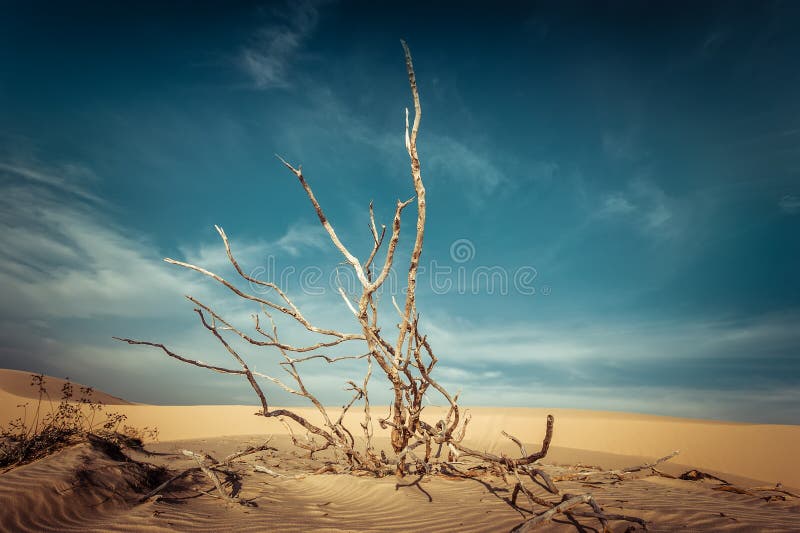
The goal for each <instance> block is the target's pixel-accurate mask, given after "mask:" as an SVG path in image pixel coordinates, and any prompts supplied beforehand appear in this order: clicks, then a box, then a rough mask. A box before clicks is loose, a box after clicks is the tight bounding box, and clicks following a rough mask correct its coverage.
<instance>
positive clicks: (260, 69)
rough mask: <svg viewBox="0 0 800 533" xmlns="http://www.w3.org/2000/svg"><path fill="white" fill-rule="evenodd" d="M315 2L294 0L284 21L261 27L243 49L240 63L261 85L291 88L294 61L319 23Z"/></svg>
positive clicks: (258, 84)
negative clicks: (292, 63) (296, 0)
mask: <svg viewBox="0 0 800 533" xmlns="http://www.w3.org/2000/svg"><path fill="white" fill-rule="evenodd" d="M318 19H319V11H318V9H317V6H316V4H315V3H314V2H311V1H308V0H301V1H298V2H290V3H289V7H288V13H287V14H286V16H285V21H284V22H283V23H277V24H272V25H268V26H265V27H263V28H261V29H260V30H259V31H258V32H257V33H256V35H254V36H253V37H252V38H251V42H250V44H248V45H247V46H246V47H244V49H243V50H242V51H241V54H240V56H239V63H240V65H241V67H242V68H243V69H244V71H245V72H246V73H247V74H248V75H249V76H250V77H251V78H252V80H253V82H254V84H255V86H256V87H257V88H259V89H272V88H287V87H290V86H291V85H292V83H291V80H290V70H291V62H292V60H293V59H295V57H296V56H297V54H298V52H299V51H300V49H301V47H302V45H303V43H304V42H305V41H306V40H307V39H308V37H309V36H310V35H311V33H312V32H313V31H314V28H316V26H317V21H318Z"/></svg>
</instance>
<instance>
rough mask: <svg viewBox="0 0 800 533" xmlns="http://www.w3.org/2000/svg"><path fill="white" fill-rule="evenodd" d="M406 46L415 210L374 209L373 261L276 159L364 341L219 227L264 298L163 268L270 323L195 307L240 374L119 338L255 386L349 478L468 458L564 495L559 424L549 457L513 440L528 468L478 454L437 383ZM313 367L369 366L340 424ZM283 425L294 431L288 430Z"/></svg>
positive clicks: (421, 469)
mask: <svg viewBox="0 0 800 533" xmlns="http://www.w3.org/2000/svg"><path fill="white" fill-rule="evenodd" d="M402 46H403V51H404V54H405V64H406V70H407V73H408V81H409V86H410V88H411V96H412V99H413V104H414V115H413V121H411V122H409V110H408V109H406V111H405V147H406V151H407V153H408V157H409V161H410V173H411V183H412V186H413V189H414V195H413V196H412V197H411V198H409V199H408V200H397V202H396V204H395V207H394V216H393V218H392V222H391V227H390V228H388V229H387V227H386V226H385V225H381V226H380V229H379V227H378V225H377V223H376V221H375V215H374V211H373V206H372V204H371V203H370V205H369V230H370V238H371V242H372V245H371V250H370V253H369V254H368V255H367V257H366V259H361V258H359V257H357V256H356V255H355V254H354V253H353V252H352V251H351V249H350V248H348V246H347V245H345V243H344V242H343V241H342V239H341V238H340V237H339V235H338V234H337V232H336V230H335V229H334V227H333V225H332V224H331V223H330V221H329V220H328V218H327V216H326V214H325V211H324V209H323V207H322V206H321V205H320V203H319V201H318V200H317V197H316V196H315V194H314V192H313V190H312V188H311V185H310V184H309V182H308V180H307V178H306V176H305V174H304V173H303V169H302V166H301V165H297V166H295V165H293V164H291V163H289V162H288V161H286V160H285V159H283V158H281V157H280V156H277V157H278V159H279V160H280V161H281V162H282V163H283V165H284V166H285V167H286V168H287V169H288V170H289V171H290V172H291V174H293V175H294V176H295V178H296V179H297V180H298V182H299V184H300V186H301V187H302V188H303V191H304V192H305V194H306V195H307V197H308V200H309V202H310V203H311V206H312V207H313V209H314V211H315V212H316V215H317V218H318V219H319V222H320V224H321V225H322V227H323V228H324V230H325V232H326V233H327V235H328V237H329V239H330V241H331V243H332V245H333V246H334V247H335V248H336V249H337V250H338V252H339V253H340V254H341V255H342V257H343V258H344V261H345V263H346V264H347V265H348V266H349V268H351V269H352V271H353V273H354V274H355V278H356V279H357V280H358V285H359V289H360V294H358V295H357V296H356V297H355V298H353V297H352V296H351V295H349V294H347V293H346V292H345V290H344V289H343V288H342V287H339V289H338V293H339V295H340V296H341V298H342V299H343V301H344V304H345V306H346V308H347V309H348V310H349V312H350V313H351V314H352V316H353V318H354V319H355V321H356V323H357V325H358V331H357V332H353V333H347V332H343V331H339V330H336V329H329V328H326V327H321V326H319V325H316V324H314V323H312V322H311V321H310V320H308V319H307V318H306V317H305V316H304V315H303V313H302V312H301V311H300V309H299V308H298V307H297V305H295V303H294V301H293V300H292V298H291V297H290V296H289V295H288V294H287V293H286V292H284V290H283V289H282V288H281V287H279V286H278V285H277V284H276V283H274V282H273V281H270V280H261V279H257V278H255V277H253V276H251V275H249V274H247V272H246V271H245V270H244V269H243V268H242V267H241V266H240V264H239V262H238V261H237V260H236V257H235V255H234V253H233V251H232V249H231V245H230V242H229V239H228V236H227V235H226V233H225V231H224V230H223V229H222V228H221V227H219V226H215V228H216V230H217V233H218V234H219V236H220V238H221V239H222V243H223V245H224V247H225V251H226V253H227V256H228V259H229V261H230V263H231V265H232V266H233V268H234V270H235V271H236V273H237V274H238V275H239V276H240V277H241V278H242V280H244V281H246V282H247V283H249V284H250V286H251V287H258V288H259V289H264V290H263V291H259V294H254V293H252V292H246V291H243V290H241V289H240V288H238V287H237V286H236V285H235V284H233V283H231V282H230V281H228V280H226V279H224V278H223V277H221V276H219V275H218V274H216V273H214V272H211V271H209V270H207V269H205V268H203V267H201V266H197V265H193V264H190V263H186V262H183V261H178V260H175V259H169V258H167V259H165V261H166V262H167V263H170V264H172V265H176V266H179V267H182V268H186V269H189V270H192V271H195V272H197V273H200V274H202V275H204V276H206V277H208V278H210V279H212V280H213V281H215V282H217V283H219V284H221V285H222V286H224V287H225V288H227V289H228V290H230V291H231V292H233V293H234V294H235V295H236V296H238V297H239V298H242V299H244V300H248V301H250V302H253V303H254V304H257V305H259V306H260V307H261V309H262V311H263V317H265V318H266V322H267V323H264V322H263V320H264V318H263V317H262V316H261V315H258V314H257V315H253V324H252V327H253V329H254V331H255V333H248V332H246V331H245V330H243V329H242V328H240V327H238V326H236V325H234V324H232V323H231V322H230V321H228V320H226V319H225V318H224V317H222V316H221V315H220V314H219V313H218V312H216V311H215V310H214V308H212V307H211V306H210V305H208V304H206V303H203V302H201V301H199V300H198V299H196V298H194V297H192V296H188V297H187V298H188V299H189V300H190V301H191V302H192V303H193V304H194V306H195V308H194V311H195V313H196V314H197V316H198V318H199V320H200V323H201V325H202V326H203V327H204V328H205V329H206V330H208V331H209V333H211V335H213V336H214V337H215V338H216V340H217V341H218V342H219V343H220V344H221V346H222V347H223V348H224V349H225V350H226V351H227V352H228V353H229V354H230V355H231V357H232V359H233V360H234V361H235V363H236V365H235V366H233V367H230V368H229V367H222V366H217V365H212V364H208V363H204V362H202V361H200V360H197V359H192V358H188V357H184V356H182V355H179V354H177V353H175V352H173V351H172V350H170V349H169V348H168V347H166V346H165V345H164V344H161V343H155V342H149V341H142V340H134V339H127V338H119V339H118V340H121V341H123V342H127V343H129V344H139V345H148V346H152V347H156V348H159V349H161V350H162V351H163V352H164V353H165V354H166V355H167V356H169V357H172V358H174V359H177V360H179V361H181V362H184V363H187V364H190V365H194V366H197V367H200V368H205V369H208V370H212V371H214V372H220V373H224V374H234V375H241V376H242V377H244V378H245V379H246V380H247V381H248V383H249V384H250V386H251V387H252V389H253V391H254V392H255V394H256V396H257V397H258V399H259V401H260V404H261V409H260V411H259V413H258V414H260V415H263V416H265V417H280V418H281V420H283V419H284V418H288V419H291V420H292V421H293V422H294V423H295V424H297V425H299V426H300V427H301V428H302V430H304V431H305V432H306V435H307V437H308V438H306V440H301V439H299V438H296V437H295V436H294V432H293V430H292V429H291V427H289V426H288V425H287V427H288V428H289V433H290V435H291V436H292V440H293V442H294V444H295V445H296V446H298V447H300V448H302V449H304V450H306V451H308V452H309V454H314V453H317V452H321V451H323V450H329V449H332V450H333V451H334V453H335V454H337V457H339V459H340V460H341V462H342V463H343V464H344V465H346V467H347V469H348V470H349V471H353V472H357V471H363V472H368V473H372V474H375V475H381V476H382V475H385V474H386V473H387V472H393V473H395V474H396V475H397V476H398V477H403V476H405V475H407V474H416V475H420V476H422V475H428V474H431V473H435V472H438V471H442V468H447V465H449V464H451V463H452V462H453V461H454V460H455V459H457V458H458V457H459V456H462V455H464V456H471V457H475V458H477V459H479V460H481V461H485V462H488V463H491V464H494V465H498V466H499V467H501V468H504V469H506V470H507V471H508V472H509V473H512V474H513V475H514V476H516V477H517V478H518V479H520V478H519V475H520V474H522V475H523V476H531V477H535V476H538V477H540V478H542V479H544V480H545V482H546V484H547V486H548V487H550V488H551V489H552V490H553V491H554V492H556V491H557V489H555V485H554V484H553V482H552V480H550V479H549V477H548V476H547V475H546V474H545V473H544V472H543V471H542V470H541V469H538V468H537V467H536V466H534V465H535V463H536V461H538V460H540V459H542V458H543V457H545V455H546V454H547V451H548V448H549V445H550V441H551V439H552V435H553V423H554V421H553V417H552V416H550V417H548V419H547V426H546V434H545V438H544V442H543V445H542V448H541V450H539V451H537V452H535V453H533V454H527V453H525V450H524V448H523V447H522V445H521V443H520V442H519V441H518V440H516V439H513V437H512V439H513V440H515V442H517V443H518V444H520V448H521V451H522V457H520V458H517V459H514V460H512V459H509V458H507V457H505V456H498V455H494V454H491V453H487V452H482V451H478V450H474V449H471V448H469V447H467V446H465V445H464V444H462V440H463V439H464V436H465V434H466V429H467V425H468V423H469V416H468V414H466V413H465V412H464V411H463V410H462V408H461V406H460V405H459V403H458V394H455V395H453V394H450V392H448V391H447V390H446V389H445V388H444V387H443V386H442V385H441V384H440V383H439V382H438V381H437V380H436V379H435V377H434V370H435V367H436V365H437V363H438V361H439V359H438V358H437V356H436V354H435V352H434V349H433V347H432V345H431V342H430V340H429V339H428V337H427V335H425V334H424V333H423V331H422V328H421V324H420V315H419V313H418V312H417V301H416V288H417V275H418V271H419V263H420V257H421V255H422V250H423V243H424V237H425V223H426V215H427V205H426V197H425V185H424V183H423V179H422V174H421V167H420V159H419V154H418V152H417V135H418V132H419V127H420V119H421V116H422V108H421V105H420V98H419V91H418V89H417V81H416V76H415V72H414V66H413V63H412V59H411V53H410V52H409V49H408V46H407V45H406V43H405V42H402ZM412 203H413V204H414V205H415V207H416V224H415V235H414V240H413V246H412V248H411V253H410V258H409V259H408V276H407V279H406V290H405V295H404V301H401V302H397V301H396V300H395V299H394V298H392V303H393V304H394V308H395V310H396V311H397V313H398V322H397V324H396V330H394V331H393V333H395V332H396V336H394V335H393V336H392V337H389V336H388V335H387V334H386V332H385V331H384V330H382V329H381V325H380V323H379V316H378V315H379V313H378V302H377V293H378V290H379V289H380V288H381V287H382V286H383V285H384V283H385V282H386V280H387V278H388V276H389V273H390V271H391V270H392V268H393V266H394V265H395V263H396V261H397V257H396V255H397V248H398V242H399V240H400V233H401V225H402V224H401V222H402V216H403V214H404V212H405V211H406V209H407V208H408V207H409V206H411V204H412ZM387 234H388V235H387ZM381 250H385V252H384V254H383V256H382V258H381V259H379V252H380V251H381ZM264 294H269V295H271V296H272V298H267V297H266V296H263V295H264ZM273 314H278V315H282V316H283V317H284V318H285V319H287V320H289V321H293V322H295V323H297V324H298V325H299V326H300V327H301V328H303V329H304V330H305V331H307V332H308V334H311V335H314V336H315V337H316V338H317V340H316V341H315V342H310V343H308V344H298V345H295V344H289V343H287V342H284V341H283V340H281V337H280V336H279V333H278V327H277V325H276V322H275V321H274V320H273ZM230 336H232V337H235V338H238V340H241V341H244V343H246V344H249V345H251V346H254V347H260V348H269V349H273V350H276V351H277V353H278V354H279V356H280V358H281V361H280V365H281V367H282V369H283V371H285V373H286V374H287V375H288V379H287V378H286V377H285V376H284V377H278V376H273V375H268V374H264V373H261V372H257V371H254V370H252V369H251V368H250V367H249V366H248V364H247V362H246V361H245V358H244V357H242V356H241V354H240V353H239V351H237V350H236V349H235V348H234V347H233V345H232V344H231V343H230V342H229V341H228V338H229V337H230ZM353 344H358V345H360V346H361V347H362V348H360V349H359V350H358V351H357V352H356V355H349V356H342V357H331V356H328V355H323V354H321V353H319V352H318V350H321V349H327V348H333V347H341V346H352V345H353ZM312 359H317V360H320V359H322V360H325V361H326V362H327V363H330V364H335V363H336V362H338V361H341V360H344V359H351V360H353V359H356V360H362V361H364V363H365V367H366V368H365V373H364V376H363V378H362V379H359V380H358V381H355V380H350V381H347V388H348V390H349V391H351V392H352V398H351V400H350V401H349V402H348V403H347V404H346V405H345V406H344V407H343V409H342V410H341V412H340V413H339V414H338V416H336V415H334V414H332V413H331V412H330V411H329V409H328V408H326V407H325V406H323V405H322V403H321V402H320V401H319V399H318V398H317V397H316V396H315V395H314V393H313V392H311V391H310V390H309V389H308V388H307V387H306V385H305V383H304V381H303V378H302V374H301V366H302V365H303V363H304V362H306V361H310V360H312ZM374 373H377V374H378V375H379V376H380V377H382V378H384V380H385V383H387V384H388V385H389V387H390V390H391V402H390V406H389V414H388V416H386V417H384V418H380V417H379V418H377V423H378V424H379V425H380V426H381V427H382V428H384V429H388V430H390V442H391V452H393V453H391V452H390V454H389V455H387V454H386V453H385V452H384V451H382V450H378V449H377V448H376V446H375V443H374V439H373V436H374V433H373V430H374V424H375V421H374V420H373V415H372V414H371V409H370V396H369V385H370V381H371V380H372V379H373V374H374ZM264 381H266V382H269V383H272V384H273V385H275V386H277V387H279V388H280V389H283V390H284V391H286V392H288V393H290V394H293V395H296V396H299V397H302V398H305V399H306V400H307V401H309V402H310V403H311V404H312V405H313V406H314V407H315V408H316V410H317V411H318V412H319V415H320V420H322V423H314V422H312V421H311V420H309V419H308V418H306V417H304V416H301V415H299V414H298V413H296V412H294V411H292V410H290V409H273V408H272V407H271V406H270V403H269V401H268V396H267V394H266V393H265V392H264V390H263V389H262V385H261V383H263V382H264ZM430 393H433V394H437V393H438V394H439V395H441V397H443V398H444V400H445V401H446V402H447V404H446V405H447V408H448V411H447V415H446V416H445V417H444V418H440V419H439V420H435V421H425V420H424V419H423V412H424V405H423V399H424V398H425V397H426V395H427V394H430ZM358 402H360V404H361V405H362V406H363V409H362V411H363V418H362V421H361V422H360V427H361V431H362V433H363V438H360V439H359V440H358V445H357V439H356V437H355V436H354V435H353V433H352V432H351V428H348V427H347V426H346V425H345V423H344V418H345V414H346V413H347V412H348V411H349V410H350V409H351V408H352V407H353V406H354V405H356V404H357V403H358ZM284 423H286V422H285V421H284ZM423 446H424V448H423ZM422 450H424V451H422ZM443 452H444V453H443ZM198 461H199V462H200V463H201V464H202V460H200V459H198ZM520 491H521V492H523V493H524V494H526V495H528V497H529V498H532V495H531V493H530V492H529V491H527V490H526V489H525V488H524V485H523V484H522V481H521V480H520V481H519V483H518V488H517V492H520ZM556 493H557V492H556ZM581 498H583V499H582V500H580V502H583V503H588V504H590V505H591V506H592V509H593V512H594V513H596V514H601V512H600V510H599V508H598V507H597V504H596V503H595V502H594V500H593V499H591V497H589V498H588V499H587V498H586V497H581ZM534 501H535V500H534ZM580 502H579V503H580ZM573 505H575V504H574V503H569V505H567V504H566V503H564V504H559V505H558V506H555V507H552V506H551V505H550V504H547V507H548V508H550V507H552V508H551V509H550V510H549V511H547V512H548V513H556V512H564V509H565V508H567V507H570V508H571V506H573Z"/></svg>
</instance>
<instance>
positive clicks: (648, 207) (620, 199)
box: [596, 178, 677, 237]
mask: <svg viewBox="0 0 800 533" xmlns="http://www.w3.org/2000/svg"><path fill="white" fill-rule="evenodd" d="M596 214H597V216H600V217H603V218H616V217H625V218H627V219H629V220H630V221H631V222H633V223H634V224H635V225H636V227H637V228H639V229H640V230H641V231H644V232H646V233H647V234H649V235H653V236H660V237H666V236H671V235H674V233H675V231H676V230H677V228H676V226H675V224H674V222H675V217H674V208H673V206H672V201H671V199H670V198H669V197H668V196H667V194H666V193H665V192H664V190H663V189H661V188H660V187H659V186H658V185H656V184H655V183H654V182H652V181H651V180H649V179H645V178H636V179H633V180H631V181H630V182H629V183H628V188H627V190H625V191H617V192H615V193H612V194H609V195H606V196H605V197H604V198H603V200H602V203H601V205H600V207H599V208H598V209H597V211H596Z"/></svg>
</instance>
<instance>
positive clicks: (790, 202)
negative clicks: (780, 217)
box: [778, 194, 800, 215]
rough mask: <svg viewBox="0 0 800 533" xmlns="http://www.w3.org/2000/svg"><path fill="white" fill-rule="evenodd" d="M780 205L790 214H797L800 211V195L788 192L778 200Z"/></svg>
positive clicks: (782, 209)
mask: <svg viewBox="0 0 800 533" xmlns="http://www.w3.org/2000/svg"><path fill="white" fill-rule="evenodd" d="M778 207H780V209H781V211H783V212H784V213H786V214H788V215H796V214H797V213H800V197H797V196H795V195H793V194H787V195H785V196H784V197H783V198H781V199H780V201H778Z"/></svg>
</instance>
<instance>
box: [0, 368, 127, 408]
mask: <svg viewBox="0 0 800 533" xmlns="http://www.w3.org/2000/svg"><path fill="white" fill-rule="evenodd" d="M64 383H66V380H65V379H60V378H54V377H51V376H47V377H46V380H45V390H46V391H47V394H48V395H49V396H50V399H51V400H53V401H58V400H59V399H60V398H61V387H62V386H63V385H64ZM72 385H73V388H74V392H75V398H76V399H77V398H78V396H79V395H80V390H79V389H80V387H83V386H84V385H82V384H80V383H74V382H73V383H72ZM0 392H5V393H6V394H10V395H12V396H17V397H20V398H25V399H26V401H28V400H31V399H36V398H37V397H38V395H39V393H38V389H37V388H35V387H33V386H31V373H30V372H25V371H22V370H10V369H7V368H0ZM92 398H93V399H94V400H95V401H98V402H101V403H104V404H106V405H133V403H132V402H129V401H127V400H123V399H122V398H117V397H116V396H112V395H111V394H108V393H106V392H103V391H98V390H95V391H93V393H92ZM4 407H5V406H4Z"/></svg>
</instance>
